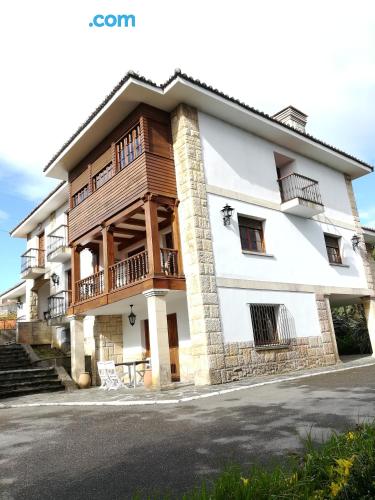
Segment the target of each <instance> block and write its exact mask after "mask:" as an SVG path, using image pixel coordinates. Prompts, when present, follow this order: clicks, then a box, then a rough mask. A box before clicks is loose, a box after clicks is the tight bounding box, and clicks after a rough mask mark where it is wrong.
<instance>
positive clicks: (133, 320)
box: [128, 304, 137, 326]
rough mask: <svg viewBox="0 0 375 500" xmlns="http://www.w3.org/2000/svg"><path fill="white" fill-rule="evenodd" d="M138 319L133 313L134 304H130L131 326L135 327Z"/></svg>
mask: <svg viewBox="0 0 375 500" xmlns="http://www.w3.org/2000/svg"><path fill="white" fill-rule="evenodd" d="M136 317H137V316H136V315H135V314H134V313H133V304H130V314H129V316H128V318H129V323H130V325H131V326H134V325H135V319H136Z"/></svg>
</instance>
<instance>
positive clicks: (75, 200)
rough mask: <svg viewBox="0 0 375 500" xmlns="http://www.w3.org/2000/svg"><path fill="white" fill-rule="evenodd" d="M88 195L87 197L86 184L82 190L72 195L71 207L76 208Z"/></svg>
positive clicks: (87, 187)
mask: <svg viewBox="0 0 375 500" xmlns="http://www.w3.org/2000/svg"><path fill="white" fill-rule="evenodd" d="M88 195H89V186H88V184H86V186H83V188H82V189H80V190H79V191H77V193H75V194H74V195H73V207H76V206H77V205H79V204H80V203H82V202H83V200H84V199H86V198H87V197H88Z"/></svg>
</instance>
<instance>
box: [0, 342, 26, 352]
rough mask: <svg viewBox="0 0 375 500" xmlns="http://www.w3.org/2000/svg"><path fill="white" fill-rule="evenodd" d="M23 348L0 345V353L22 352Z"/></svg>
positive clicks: (21, 346) (14, 345) (13, 345)
mask: <svg viewBox="0 0 375 500" xmlns="http://www.w3.org/2000/svg"><path fill="white" fill-rule="evenodd" d="M24 350H25V349H24V347H23V345H21V344H9V345H0V352H5V351H24Z"/></svg>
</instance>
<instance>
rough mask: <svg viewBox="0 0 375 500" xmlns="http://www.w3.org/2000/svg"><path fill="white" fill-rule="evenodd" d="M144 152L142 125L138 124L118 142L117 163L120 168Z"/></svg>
mask: <svg viewBox="0 0 375 500" xmlns="http://www.w3.org/2000/svg"><path fill="white" fill-rule="evenodd" d="M141 153H142V143H141V127H140V125H137V126H136V127H134V128H133V129H132V130H131V131H130V132H128V133H127V134H126V135H125V136H124V137H123V138H122V139H121V140H120V141H119V142H118V143H117V144H116V156H117V164H118V165H119V167H120V170H122V169H123V168H125V167H126V166H127V165H129V163H131V162H132V161H133V160H135V159H136V158H137V157H138V156H139V155H140V154H141Z"/></svg>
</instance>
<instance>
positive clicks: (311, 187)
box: [278, 174, 324, 219]
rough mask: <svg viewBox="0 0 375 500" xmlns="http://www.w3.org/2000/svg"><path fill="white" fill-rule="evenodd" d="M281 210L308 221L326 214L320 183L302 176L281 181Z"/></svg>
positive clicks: (285, 178)
mask: <svg viewBox="0 0 375 500" xmlns="http://www.w3.org/2000/svg"><path fill="white" fill-rule="evenodd" d="M278 182H279V186H280V194H281V201H282V203H281V210H282V211H283V212H285V213H288V214H292V215H298V216H299V217H305V218H307V219H309V218H311V217H313V216H314V215H318V214H320V213H322V212H324V205H323V202H322V197H321V194H320V190H319V183H318V181H315V180H314V179H310V178H309V177H305V176H304V175H300V174H289V175H287V176H285V177H282V178H281V179H279V181H278Z"/></svg>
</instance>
